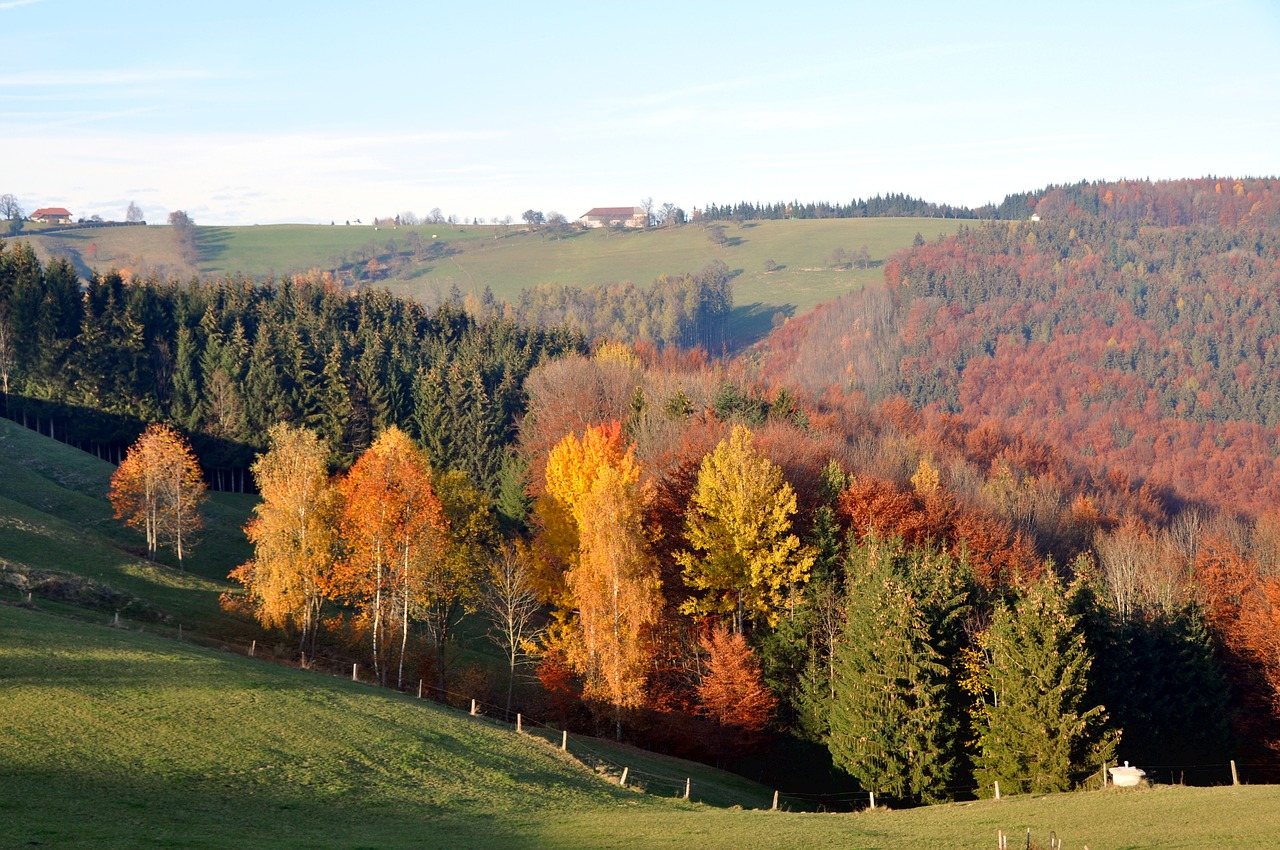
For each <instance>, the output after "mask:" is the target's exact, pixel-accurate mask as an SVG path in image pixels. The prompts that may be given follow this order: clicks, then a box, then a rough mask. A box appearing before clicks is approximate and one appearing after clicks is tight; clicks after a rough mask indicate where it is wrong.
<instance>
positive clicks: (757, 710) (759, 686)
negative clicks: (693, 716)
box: [698, 626, 778, 732]
mask: <svg viewBox="0 0 1280 850" xmlns="http://www.w3.org/2000/svg"><path fill="white" fill-rule="evenodd" d="M700 643H701V645H702V649H703V651H705V652H706V653H707V656H708V657H707V672H706V673H704V674H703V676H702V683H701V684H700V685H698V700H699V701H700V702H701V708H700V709H699V711H700V713H702V714H705V715H706V716H708V717H710V718H712V719H714V720H715V721H717V722H718V723H720V724H721V725H722V726H731V727H736V728H738V729H741V730H743V731H745V732H760V731H762V730H763V729H764V728H765V727H766V726H767V725H768V724H769V721H770V720H771V719H772V717H773V712H774V709H775V708H776V707H777V704H778V701H777V698H775V697H774V695H773V694H772V692H770V691H769V689H768V688H767V687H765V684H764V681H763V679H762V677H761V675H760V665H759V663H757V661H756V658H755V653H753V652H752V651H751V647H749V646H747V641H746V639H745V638H744V637H743V636H742V635H740V634H735V633H730V632H729V630H728V629H725V628H723V627H719V626H718V627H716V628H715V629H713V630H712V631H711V633H710V634H708V635H706V636H705V637H703V638H702V640H701V641H700Z"/></svg>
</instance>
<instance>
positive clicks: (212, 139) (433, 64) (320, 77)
mask: <svg viewBox="0 0 1280 850" xmlns="http://www.w3.org/2000/svg"><path fill="white" fill-rule="evenodd" d="M0 56H4V57H5V58H4V61H3V63H0V193H4V192H11V193H13V194H15V195H16V196H17V197H18V199H19V200H20V201H21V202H22V203H23V205H24V206H25V207H26V208H27V210H28V211H30V210H32V209H34V208H36V207H38V206H66V207H67V208H69V209H70V210H71V211H72V212H73V213H75V214H76V215H90V214H93V213H97V214H99V215H102V216H103V217H104V218H123V216H124V210H125V207H126V206H127V204H128V203H129V201H130V200H135V201H137V202H138V203H139V205H141V206H142V208H143V210H144V211H145V212H146V214H147V217H148V219H150V220H153V221H159V220H163V219H164V216H165V214H166V213H167V212H168V211H170V210H174V209H184V210H187V211H188V213H189V214H190V215H191V216H192V217H193V218H194V219H195V220H196V222H197V223H201V224H250V223H264V224H265V223H274V222H283V221H299V222H324V223H328V222H329V221H330V220H337V221H339V222H341V221H343V220H347V219H351V220H354V219H357V218H360V219H363V220H364V221H366V222H367V221H368V220H369V219H370V218H372V217H373V216H374V215H392V214H395V213H397V212H401V211H406V210H409V211H413V212H416V213H418V214H419V215H423V214H425V213H427V212H428V211H429V210H431V209H432V208H435V207H438V208H440V209H441V210H443V211H444V212H445V213H446V214H454V215H457V216H459V217H460V218H463V219H469V218H474V217H484V218H486V219H488V218H493V217H501V216H504V215H512V216H514V217H516V218H518V217H519V215H520V213H521V212H523V211H524V210H525V209H528V208H535V209H539V210H543V211H549V210H558V211H560V212H562V213H564V214H566V215H568V216H570V217H576V216H577V215H580V214H581V213H582V212H584V211H585V210H586V209H588V208H589V207H592V206H597V205H600V206H613V205H629V204H635V203H639V201H640V199H641V198H644V197H652V198H653V199H654V200H655V201H656V202H657V203H659V204H660V203H663V202H666V201H670V202H672V203H675V204H678V205H680V206H683V207H684V208H686V209H692V208H693V207H698V206H702V205H704V204H705V203H707V202H719V203H724V202H731V201H737V200H760V201H769V200H791V199H799V200H842V201H843V200H849V199H851V198H854V197H866V196H870V195H874V194H878V193H884V192H907V193H910V194H913V195H917V196H921V197H925V198H927V199H929V200H935V201H939V202H949V203H956V204H969V205H976V204H981V203H983V202H985V201H999V200H1000V199H1001V198H1002V197H1003V196H1004V195H1005V194H1006V193H1008V192H1014V191H1019V190H1024V189H1032V188H1037V187H1041V186H1044V185H1046V184H1049V183H1060V182H1067V181H1075V180H1080V179H1116V178H1121V177H1130V178H1134V177H1152V178H1166V177H1198V176H1203V175H1206V174H1216V175H1220V176H1244V175H1251V176H1260V175H1276V174H1280V61H1277V60H1280V3H1277V2H1274V0H1234V2H1233V1H1232V0H1225V2H1194V1H1193V2H1179V0H1168V1H1167V2H1150V3H1148V2H1121V0H1112V2H1100V3H1093V2H1072V3H1031V2H1025V0H1022V2H1008V3H999V2H991V3H987V2H976V0H969V2H959V1H958V0H953V2H947V3H915V4H908V3H893V2H884V0H881V2H877V3H861V2H839V3H817V2H804V0H795V2H789V3H756V2H746V1H745V0H744V1H743V2H738V3H718V2H689V0H686V2H679V3H665V2H646V3H639V4H634V5H628V4H622V3H617V2H607V3H587V2H582V3H579V2H570V3H560V4H546V3H535V2H522V3H506V2H500V0H490V2H487V3H474V4H473V3H459V2H452V3H448V4H438V3H427V2H416V3H397V2H384V3H380V4H364V3H337V2H274V0H257V2H238V1H233V2H218V3H200V4H189V3H175V2H166V3H160V2H145V3H144V2H128V1H127V0H125V2H106V0H94V2H80V0H0Z"/></svg>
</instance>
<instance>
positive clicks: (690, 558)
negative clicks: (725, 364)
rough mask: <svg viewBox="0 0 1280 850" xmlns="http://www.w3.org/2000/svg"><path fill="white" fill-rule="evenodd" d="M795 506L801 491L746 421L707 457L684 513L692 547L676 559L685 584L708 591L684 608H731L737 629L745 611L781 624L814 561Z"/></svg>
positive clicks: (704, 611)
mask: <svg viewBox="0 0 1280 850" xmlns="http://www.w3.org/2000/svg"><path fill="white" fill-rule="evenodd" d="M795 512H796V494H795V491H794V490H793V489H792V488H791V485H790V484H788V483H787V482H786V481H785V480H783V477H782V470H781V469H780V468H778V466H777V465H776V464H775V463H773V462H772V461H771V460H769V459H768V458H767V457H765V456H764V455H763V454H761V453H760V452H758V451H756V450H755V448H754V446H753V445H752V437H751V431H750V430H749V429H747V428H746V426H743V425H736V426H734V429H733V431H732V433H730V435H729V437H728V438H727V439H725V440H722V441H721V442H720V444H719V445H718V446H716V448H715V450H714V451H712V452H711V454H709V455H707V456H706V457H705V458H703V459H702V466H701V467H700V468H699V470H698V483H697V486H696V487H695V489H694V492H693V497H692V498H691V499H690V502H689V507H688V510H687V511H686V514H685V537H686V539H687V540H688V541H689V545H690V546H691V547H692V551H684V552H679V553H677V555H676V561H677V562H678V563H679V564H680V566H681V567H682V568H683V570H684V581H685V584H686V585H688V586H689V587H690V588H693V589H694V590H699V591H703V594H702V595H701V596H696V597H693V598H690V599H689V600H688V601H687V602H686V603H685V605H684V606H683V610H684V611H685V612H686V613H695V614H717V613H718V614H729V615H732V617H733V621H734V630H735V631H736V632H738V633H739V634H741V633H742V630H743V620H744V618H745V616H747V615H750V616H752V617H762V618H764V619H765V620H766V621H767V622H768V623H769V624H770V625H774V624H776V622H777V617H778V611H779V610H780V609H781V607H782V605H783V604H784V603H785V602H786V601H787V598H788V596H789V594H790V592H791V590H792V589H793V588H794V587H795V586H796V585H798V584H801V583H803V582H805V581H807V580H808V577H809V568H810V567H812V566H813V559H814V555H813V553H812V552H811V551H810V550H809V549H808V548H807V547H804V546H801V545H800V540H799V538H797V537H796V535H795V534H793V533H792V531H791V524H792V517H793V516H794V515H795Z"/></svg>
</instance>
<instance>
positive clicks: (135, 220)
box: [124, 201, 146, 224]
mask: <svg viewBox="0 0 1280 850" xmlns="http://www.w3.org/2000/svg"><path fill="white" fill-rule="evenodd" d="M124 220H125V221H127V222H129V223H130V224H145V223H146V222H145V219H144V217H143V215H142V207H140V206H138V202H137V201H130V202H129V209H127V210H125V213H124Z"/></svg>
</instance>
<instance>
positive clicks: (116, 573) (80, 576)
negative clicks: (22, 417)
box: [0, 419, 254, 635]
mask: <svg viewBox="0 0 1280 850" xmlns="http://www.w3.org/2000/svg"><path fill="white" fill-rule="evenodd" d="M113 469H114V467H113V466H112V465H111V464H109V463H107V462H106V461H102V460H98V459H97V458H95V457H93V456H92V455H89V454H86V453H84V452H81V451H79V450H77V449H73V448H71V447H70V446H66V445H63V444H62V443H58V442H55V441H54V440H51V439H49V438H48V437H42V436H40V435H39V434H36V433H34V432H32V431H29V430H27V429H25V428H23V427H21V426H19V425H16V424H15V423H13V422H10V421H8V420H6V419H0V570H2V571H3V575H5V576H7V577H8V580H7V581H4V582H0V600H18V599H24V598H25V597H26V591H25V590H24V589H23V588H24V587H30V586H31V585H32V584H34V585H35V590H34V593H33V595H34V596H35V597H37V598H38V599H39V601H40V603H41V604H42V605H46V606H52V607H55V608H56V607H58V606H61V607H62V609H63V610H67V611H68V612H69V611H71V610H72V609H74V610H75V611H77V612H79V613H81V614H82V615H85V616H91V617H93V618H96V619H99V620H101V621H106V620H107V619H112V618H114V616H115V612H116V611H119V612H120V616H121V617H122V618H123V619H124V620H125V621H126V622H131V621H136V622H137V623H138V624H146V626H147V627H148V628H151V629H156V630H159V631H163V632H166V633H176V631H177V628H178V626H179V625H182V626H183V627H184V629H185V630H186V633H187V634H188V635H192V634H193V633H194V634H199V633H204V634H208V635H213V634H215V633H216V634H218V635H224V634H225V633H226V632H227V631H228V630H231V631H234V630H235V628H236V626H235V623H234V621H229V620H228V618H227V617H226V616H225V615H224V614H223V613H222V611H221V610H220V609H219V607H218V596H219V595H220V594H221V593H222V592H223V591H224V590H226V589H227V588H229V587H230V584H229V583H228V582H227V581H226V576H227V572H228V571H229V570H230V569H231V567H233V566H235V565H236V564H239V563H241V562H243V561H245V560H247V559H248V557H249V554H250V549H249V546H248V542H247V541H246V540H245V538H244V535H243V534H242V533H241V531H240V529H241V527H242V526H243V525H244V523H245V521H246V520H247V519H248V516H249V512H250V510H251V508H252V504H253V502H254V497H251V496H244V495H238V494H232V493H213V494H210V498H209V501H208V502H207V503H206V505H205V509H204V513H205V516H206V529H205V530H204V531H203V532H201V535H200V538H201V539H200V542H199V543H198V545H197V546H196V547H195V548H194V549H193V550H192V553H191V555H190V557H188V558H187V559H186V562H185V564H184V571H183V572H178V571H177V570H176V569H175V568H174V566H173V562H172V559H171V558H166V557H162V559H161V561H160V562H158V563H152V562H150V561H148V560H146V559H145V558H143V557H139V552H140V551H143V552H144V553H145V550H144V549H143V547H144V542H143V539H142V537H141V535H140V533H139V532H137V531H136V530H132V529H125V528H123V527H122V525H121V524H120V522H119V521H118V520H116V519H114V518H113V517H112V512H111V505H110V503H109V502H108V501H107V487H108V482H109V480H110V477H111V473H112V471H113ZM166 561H168V562H167V563H166ZM19 576H21V577H22V578H18V577H19Z"/></svg>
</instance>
